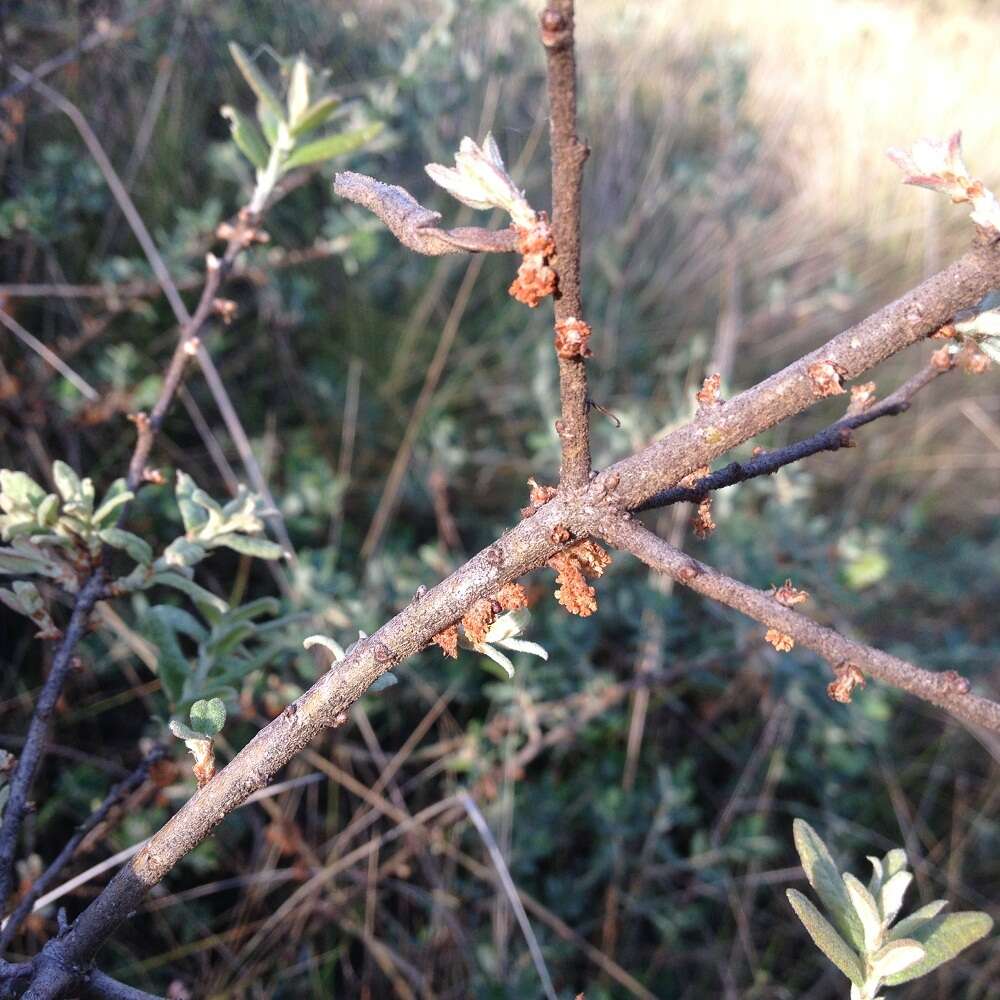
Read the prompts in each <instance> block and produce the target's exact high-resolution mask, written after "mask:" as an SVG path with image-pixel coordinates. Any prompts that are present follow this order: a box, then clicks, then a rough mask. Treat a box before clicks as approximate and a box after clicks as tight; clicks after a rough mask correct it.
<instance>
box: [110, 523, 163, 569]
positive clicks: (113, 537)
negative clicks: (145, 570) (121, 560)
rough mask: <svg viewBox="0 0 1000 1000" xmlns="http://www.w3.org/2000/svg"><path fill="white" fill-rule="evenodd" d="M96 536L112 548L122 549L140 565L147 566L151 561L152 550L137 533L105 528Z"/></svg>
mask: <svg viewBox="0 0 1000 1000" xmlns="http://www.w3.org/2000/svg"><path fill="white" fill-rule="evenodd" d="M97 537H98V538H100V540H101V541H102V542H104V543H105V544H106V545H110V546H111V547H112V548H113V549H124V550H125V551H126V552H127V553H128V555H129V557H130V558H131V559H134V560H135V561H136V562H137V563H139V564H140V565H141V566H149V565H150V564H151V563H152V562H153V550H152V549H151V548H150V547H149V542H147V541H146V540H145V539H144V538H140V537H139V536H138V535H133V534H132V532H131V531H123V530H122V529H121V528H105V529H104V530H103V531H99V532H98V533H97Z"/></svg>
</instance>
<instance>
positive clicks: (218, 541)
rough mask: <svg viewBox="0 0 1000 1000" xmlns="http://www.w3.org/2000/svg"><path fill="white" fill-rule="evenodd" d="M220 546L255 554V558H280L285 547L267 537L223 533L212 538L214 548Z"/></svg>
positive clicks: (245, 554)
mask: <svg viewBox="0 0 1000 1000" xmlns="http://www.w3.org/2000/svg"><path fill="white" fill-rule="evenodd" d="M220 546H222V547H225V548H227V549H232V550H233V551H234V552H239V553H240V554H241V555H244V556H253V557H254V558H255V559H280V558H281V557H282V556H283V555H284V554H285V552H284V549H282V547H281V546H280V545H279V544H278V543H277V542H272V541H269V540H268V539H266V538H251V537H249V536H248V535H237V534H229V533H227V534H223V535H216V536H215V538H213V539H212V548H219V547H220Z"/></svg>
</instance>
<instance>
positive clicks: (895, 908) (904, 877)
mask: <svg viewBox="0 0 1000 1000" xmlns="http://www.w3.org/2000/svg"><path fill="white" fill-rule="evenodd" d="M912 881H913V874H912V873H911V872H907V871H898V872H896V874H895V875H893V876H892V877H891V878H889V879H888V880H887V881H886V883H885V885H883V886H882V888H881V890H880V891H879V894H878V907H879V910H880V912H881V914H882V920H883V922H884V923H886V924H891V923H892V922H893V920H895V919H896V916H897V914H898V913H899V911H900V909H901V908H902V906H903V896H904V895H905V894H906V890H907V889H908V888H909V886H910V883H911V882H912Z"/></svg>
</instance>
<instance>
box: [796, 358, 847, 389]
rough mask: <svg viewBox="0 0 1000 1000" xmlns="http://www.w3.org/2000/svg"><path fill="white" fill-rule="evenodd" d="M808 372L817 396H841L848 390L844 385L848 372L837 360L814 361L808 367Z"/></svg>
mask: <svg viewBox="0 0 1000 1000" xmlns="http://www.w3.org/2000/svg"><path fill="white" fill-rule="evenodd" d="M806 373H807V374H808V376H809V381H810V382H811V383H812V388H813V392H814V393H815V394H816V395H817V396H820V397H823V396H839V395H840V394H841V393H842V392H846V391H847V390H846V389H844V386H843V379H844V378H845V377H846V375H847V372H845V371H844V369H843V368H841V367H840V365H838V364H837V362H836V361H829V360H824V361H814V362H813V363H812V364H811V365H810V366H809V367H808V368H807V369H806Z"/></svg>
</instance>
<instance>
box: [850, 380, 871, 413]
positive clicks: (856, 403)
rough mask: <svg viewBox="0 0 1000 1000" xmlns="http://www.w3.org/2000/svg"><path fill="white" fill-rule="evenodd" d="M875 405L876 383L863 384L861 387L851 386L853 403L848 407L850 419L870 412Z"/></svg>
mask: <svg viewBox="0 0 1000 1000" xmlns="http://www.w3.org/2000/svg"><path fill="white" fill-rule="evenodd" d="M874 405H875V383H874V382H863V383H862V384H861V385H852V386H851V402H850V403H849V404H848V407H847V415H848V416H849V417H854V416H857V415H858V414H859V413H864V412H865V410H870V409H871V408H872V407H873V406H874Z"/></svg>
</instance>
